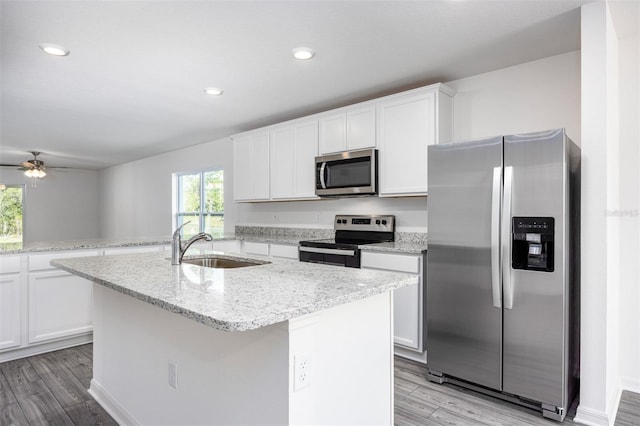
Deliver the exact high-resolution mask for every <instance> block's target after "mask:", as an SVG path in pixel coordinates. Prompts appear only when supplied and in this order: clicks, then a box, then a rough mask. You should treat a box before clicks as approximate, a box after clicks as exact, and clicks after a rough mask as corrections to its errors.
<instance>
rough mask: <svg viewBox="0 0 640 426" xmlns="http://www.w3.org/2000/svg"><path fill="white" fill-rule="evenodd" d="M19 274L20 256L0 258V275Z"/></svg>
mask: <svg viewBox="0 0 640 426" xmlns="http://www.w3.org/2000/svg"><path fill="white" fill-rule="evenodd" d="M16 272H20V256H0V274H15V273H16Z"/></svg>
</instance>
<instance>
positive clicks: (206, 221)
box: [176, 170, 224, 238]
mask: <svg viewBox="0 0 640 426" xmlns="http://www.w3.org/2000/svg"><path fill="white" fill-rule="evenodd" d="M176 177H177V195H178V196H177V201H178V205H177V213H176V226H180V225H182V224H183V223H186V222H188V221H191V223H189V224H188V225H186V226H185V227H184V228H182V236H183V237H184V238H189V237H191V236H193V235H195V234H197V233H198V232H207V233H209V234H215V233H218V234H220V233H222V232H224V172H223V171H222V170H210V171H202V172H193V173H181V174H178V175H176Z"/></svg>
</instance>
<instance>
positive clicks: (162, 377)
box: [52, 253, 417, 425]
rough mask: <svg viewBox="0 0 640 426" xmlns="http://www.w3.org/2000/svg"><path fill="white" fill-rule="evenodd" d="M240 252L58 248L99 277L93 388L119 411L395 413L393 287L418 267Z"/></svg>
mask: <svg viewBox="0 0 640 426" xmlns="http://www.w3.org/2000/svg"><path fill="white" fill-rule="evenodd" d="M234 257H235V258H237V256H234ZM243 257H248V258H249V259H248V260H250V261H257V262H260V263H262V264H259V265H255V266H249V267H244V268H236V269H217V268H207V267H202V266H196V265H191V264H187V263H183V264H182V265H178V266H172V265H171V264H170V263H171V262H170V261H169V260H168V259H167V255H166V254H165V253H141V254H126V255H115V256H104V257H92V258H76V259H73V258H72V259H62V260H57V261H53V262H52V264H53V265H54V266H57V267H59V268H61V269H64V270H66V271H68V272H71V273H74V274H77V275H79V276H81V277H83V278H87V279H90V280H91V281H93V282H94V289H93V291H94V361H93V362H94V370H93V371H94V377H93V380H92V382H91V388H90V392H91V393H92V395H93V396H94V397H95V398H96V400H97V401H98V402H99V403H100V404H101V405H102V406H103V407H105V409H107V411H109V413H110V414H111V415H112V416H113V417H114V418H115V419H116V420H117V421H118V422H120V423H123V424H154V425H155V424H256V425H257V424H259V425H265V424H336V425H337V424H392V423H393V355H392V353H393V340H392V318H393V313H392V293H391V290H394V289H396V288H401V287H404V286H407V285H411V284H414V283H416V282H417V278H416V277H415V276H414V275H410V274H404V273H395V272H383V271H370V270H360V269H351V268H337V267H333V266H329V265H316V264H309V263H300V262H297V261H293V260H286V259H275V258H260V257H257V256H243Z"/></svg>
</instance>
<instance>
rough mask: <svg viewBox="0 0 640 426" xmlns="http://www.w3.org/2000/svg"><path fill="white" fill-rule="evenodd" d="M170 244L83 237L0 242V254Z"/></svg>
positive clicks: (148, 239) (167, 238)
mask: <svg viewBox="0 0 640 426" xmlns="http://www.w3.org/2000/svg"><path fill="white" fill-rule="evenodd" d="M214 239H216V240H234V239H235V236H234V235H233V234H231V235H229V234H216V235H214ZM165 244H171V236H159V237H133V238H85V239H78V240H64V241H38V242H33V243H26V244H18V245H16V244H6V245H3V244H0V254H20V253H37V252H44V251H64V250H82V249H101V248H115V247H137V246H156V245H165Z"/></svg>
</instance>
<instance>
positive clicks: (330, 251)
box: [298, 246, 356, 256]
mask: <svg viewBox="0 0 640 426" xmlns="http://www.w3.org/2000/svg"><path fill="white" fill-rule="evenodd" d="M298 250H300V251H305V252H309V253H322V254H337V255H342V256H355V255H356V251H355V250H344V249H331V248H321V247H306V246H298Z"/></svg>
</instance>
